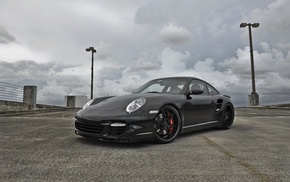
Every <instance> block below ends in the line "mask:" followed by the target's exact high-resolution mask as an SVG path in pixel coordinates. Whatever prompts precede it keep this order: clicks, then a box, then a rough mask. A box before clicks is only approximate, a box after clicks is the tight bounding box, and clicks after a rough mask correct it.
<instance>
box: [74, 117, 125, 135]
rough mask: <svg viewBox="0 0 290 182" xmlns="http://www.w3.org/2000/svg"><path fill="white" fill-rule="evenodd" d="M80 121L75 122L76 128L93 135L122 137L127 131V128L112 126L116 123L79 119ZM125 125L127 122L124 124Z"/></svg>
mask: <svg viewBox="0 0 290 182" xmlns="http://www.w3.org/2000/svg"><path fill="white" fill-rule="evenodd" d="M77 120H78V121H77V122H75V127H76V129H78V130H79V131H83V132H86V133H92V134H102V135H105V134H107V135H109V136H119V135H122V134H123V133H124V132H125V130H126V126H111V124H112V123H114V121H99V122H96V121H88V120H83V119H77ZM122 123H125V122H122Z"/></svg>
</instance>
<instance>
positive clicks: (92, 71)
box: [86, 47, 97, 99]
mask: <svg viewBox="0 0 290 182" xmlns="http://www.w3.org/2000/svg"><path fill="white" fill-rule="evenodd" d="M86 51H87V52H90V51H92V70H91V99H93V93H94V92H93V90H94V89H93V88H94V53H96V52H97V51H96V49H95V48H94V47H89V48H86Z"/></svg>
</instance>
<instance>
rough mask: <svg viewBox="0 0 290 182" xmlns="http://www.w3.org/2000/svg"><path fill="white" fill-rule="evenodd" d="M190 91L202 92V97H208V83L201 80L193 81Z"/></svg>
mask: <svg viewBox="0 0 290 182" xmlns="http://www.w3.org/2000/svg"><path fill="white" fill-rule="evenodd" d="M189 90H190V91H191V90H202V91H203V93H202V94H201V95H208V91H207V86H206V83H204V82H202V81H200V80H192V81H191V82H190V85H189Z"/></svg>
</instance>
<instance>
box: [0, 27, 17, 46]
mask: <svg viewBox="0 0 290 182" xmlns="http://www.w3.org/2000/svg"><path fill="white" fill-rule="evenodd" d="M14 41H16V39H15V37H14V36H13V35H12V34H10V33H9V32H8V31H7V30H6V28H5V27H4V26H0V44H1V43H5V44H7V43H9V42H14Z"/></svg>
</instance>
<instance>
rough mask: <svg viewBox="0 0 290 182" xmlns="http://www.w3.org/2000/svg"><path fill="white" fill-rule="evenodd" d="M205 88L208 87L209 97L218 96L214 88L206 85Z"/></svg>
mask: <svg viewBox="0 0 290 182" xmlns="http://www.w3.org/2000/svg"><path fill="white" fill-rule="evenodd" d="M207 87H208V93H209V95H218V94H219V93H218V91H217V90H216V89H215V88H213V87H212V86H210V85H209V84H207Z"/></svg>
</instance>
